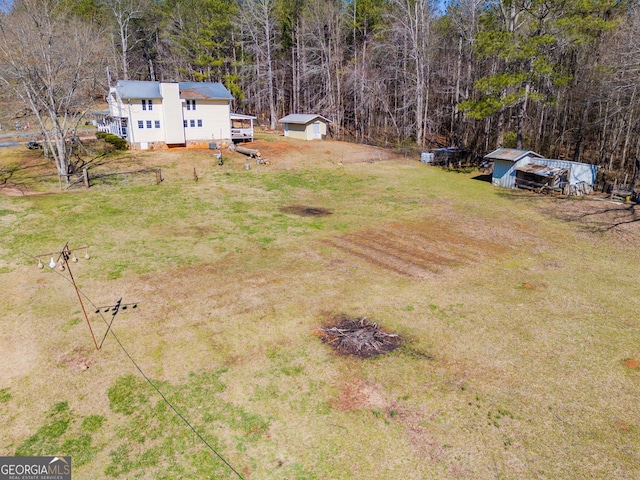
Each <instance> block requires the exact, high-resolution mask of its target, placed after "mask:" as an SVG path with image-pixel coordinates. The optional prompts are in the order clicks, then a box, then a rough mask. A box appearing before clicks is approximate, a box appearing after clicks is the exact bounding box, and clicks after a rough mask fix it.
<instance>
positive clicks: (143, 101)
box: [142, 100, 147, 110]
mask: <svg viewBox="0 0 640 480" xmlns="http://www.w3.org/2000/svg"><path fill="white" fill-rule="evenodd" d="M146 109H147V101H146V100H142V110H146Z"/></svg>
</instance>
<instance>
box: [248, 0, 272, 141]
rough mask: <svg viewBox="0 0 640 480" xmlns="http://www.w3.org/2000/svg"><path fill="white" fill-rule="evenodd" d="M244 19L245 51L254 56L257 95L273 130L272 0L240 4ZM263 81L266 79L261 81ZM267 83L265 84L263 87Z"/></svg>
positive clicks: (258, 0)
mask: <svg viewBox="0 0 640 480" xmlns="http://www.w3.org/2000/svg"><path fill="white" fill-rule="evenodd" d="M242 7H243V9H244V12H245V14H246V15H245V16H243V17H242V26H241V27H242V30H243V31H244V33H245V35H246V36H247V40H248V42H247V48H248V50H249V51H250V52H251V53H252V54H253V57H254V61H255V65H254V67H255V71H254V72H253V73H254V75H255V77H254V79H255V82H256V83H257V88H256V90H257V93H258V94H259V95H261V96H266V98H267V103H268V107H269V125H270V127H271V128H272V129H275V128H276V122H277V112H276V92H275V68H274V62H275V54H276V51H277V50H278V44H277V42H276V38H277V36H276V33H277V22H276V19H275V11H274V9H275V1H274V0H247V1H246V2H244V3H243V5H242ZM263 79H266V82H264V80H263ZM265 83H266V84H265Z"/></svg>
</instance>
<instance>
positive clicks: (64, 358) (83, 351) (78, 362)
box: [58, 347, 93, 372]
mask: <svg viewBox="0 0 640 480" xmlns="http://www.w3.org/2000/svg"><path fill="white" fill-rule="evenodd" d="M58 363H60V364H61V365H64V366H66V367H67V368H70V369H72V370H75V371H77V372H83V371H85V370H87V369H88V368H89V367H90V366H91V364H92V363H93V361H92V360H91V358H89V348H88V347H75V348H73V349H71V350H69V351H68V352H66V353H64V354H62V355H60V357H59V358H58Z"/></svg>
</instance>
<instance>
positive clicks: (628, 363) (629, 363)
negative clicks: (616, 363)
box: [622, 358, 640, 370]
mask: <svg viewBox="0 0 640 480" xmlns="http://www.w3.org/2000/svg"><path fill="white" fill-rule="evenodd" d="M622 364H623V365H624V366H625V367H627V368H629V369H631V370H638V369H640V360H637V359H635V358H630V359H628V360H625V361H624V362H623V363H622Z"/></svg>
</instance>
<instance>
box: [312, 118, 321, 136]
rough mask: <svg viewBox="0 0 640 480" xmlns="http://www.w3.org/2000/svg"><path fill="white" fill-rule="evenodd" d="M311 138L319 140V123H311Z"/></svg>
mask: <svg viewBox="0 0 640 480" xmlns="http://www.w3.org/2000/svg"><path fill="white" fill-rule="evenodd" d="M313 138H321V136H320V122H314V123H313Z"/></svg>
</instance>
